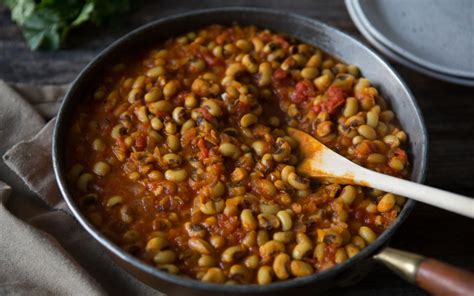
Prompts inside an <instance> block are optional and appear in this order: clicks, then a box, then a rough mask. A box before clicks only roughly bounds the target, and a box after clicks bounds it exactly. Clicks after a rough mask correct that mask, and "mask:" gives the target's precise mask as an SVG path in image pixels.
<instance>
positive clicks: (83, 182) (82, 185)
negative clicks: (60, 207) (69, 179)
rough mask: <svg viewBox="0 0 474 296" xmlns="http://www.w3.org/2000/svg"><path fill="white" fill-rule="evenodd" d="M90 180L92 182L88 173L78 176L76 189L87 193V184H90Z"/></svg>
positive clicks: (92, 177)
mask: <svg viewBox="0 0 474 296" xmlns="http://www.w3.org/2000/svg"><path fill="white" fill-rule="evenodd" d="M92 180H94V176H92V175H91V174H89V173H84V174H82V175H80V176H79V178H78V179H77V182H76V187H77V188H78V189H79V190H80V191H82V192H87V187H88V185H89V182H91V181H92Z"/></svg>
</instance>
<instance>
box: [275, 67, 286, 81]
mask: <svg viewBox="0 0 474 296" xmlns="http://www.w3.org/2000/svg"><path fill="white" fill-rule="evenodd" d="M287 76H288V73H287V72H285V71H284V70H283V69H281V68H278V69H276V70H275V72H273V75H272V79H273V81H274V82H280V81H281V80H283V79H285V78H286V77H287Z"/></svg>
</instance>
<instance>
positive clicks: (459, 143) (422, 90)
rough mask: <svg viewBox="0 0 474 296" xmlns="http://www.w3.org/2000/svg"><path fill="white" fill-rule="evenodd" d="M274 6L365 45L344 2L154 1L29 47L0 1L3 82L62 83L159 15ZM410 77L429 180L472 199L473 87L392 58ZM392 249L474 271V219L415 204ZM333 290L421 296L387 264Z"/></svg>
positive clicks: (473, 155)
mask: <svg viewBox="0 0 474 296" xmlns="http://www.w3.org/2000/svg"><path fill="white" fill-rule="evenodd" d="M230 5H249V6H260V7H272V8H275V9H281V10H285V11H290V12H294V13H298V14H302V15H307V16H309V17H312V18H315V19H318V20H321V21H323V22H326V23H328V24H330V25H332V26H334V27H337V28H339V29H341V30H343V31H345V32H348V33H350V34H351V35H353V36H355V37H357V38H359V39H360V40H362V41H363V42H365V43H366V44H367V42H366V41H365V39H364V38H363V37H362V36H361V35H360V34H359V33H358V31H357V29H356V28H355V26H354V24H353V23H352V21H351V19H350V17H349V15H348V13H347V10H346V8H345V6H344V2H343V1H342V0H337V1H315V0H305V1H298V0H285V1H238V0H234V1H183V0H173V1H154V2H147V3H145V4H144V5H143V6H142V7H141V8H140V9H139V10H137V11H135V12H134V13H133V14H132V15H130V16H129V17H127V18H125V19H124V23H123V25H122V27H121V28H120V29H119V30H110V29H91V28H88V29H83V30H81V31H80V32H75V33H77V34H72V40H71V42H70V43H71V44H70V48H68V49H65V50H61V51H58V52H31V51H29V50H28V48H27V47H26V45H25V43H24V41H23V38H22V36H21V32H20V31H19V29H18V28H17V27H16V26H15V25H14V24H13V23H12V22H11V21H10V20H9V19H10V14H9V11H8V10H6V9H5V8H4V7H2V6H1V5H0V79H3V80H6V81H8V82H27V83H35V84H59V83H67V82H70V81H72V80H73V79H74V78H75V76H76V75H77V74H78V73H79V71H80V70H81V69H82V68H83V67H84V66H85V65H86V64H87V63H88V62H89V61H90V60H91V59H92V58H93V57H94V56H95V55H96V54H97V53H99V52H100V51H101V50H102V49H103V48H104V47H106V46H107V45H109V44H110V43H111V42H113V41H114V40H115V39H117V38H118V37H119V36H121V35H123V34H124V33H126V32H128V31H130V30H132V29H134V28H136V27H138V26H140V25H142V24H145V23H147V22H149V21H152V20H155V19H157V18H159V17H162V16H165V15H170V14H173V13H177V12H183V11H188V10H191V9H199V8H206V7H216V6H230ZM392 64H393V65H394V67H395V68H396V70H397V71H398V72H399V73H400V75H401V76H402V77H403V79H404V80H405V81H406V82H407V84H408V85H409V87H410V88H411V90H412V92H413V93H414V95H415V97H416V98H417V100H418V103H419V105H420V107H421V109H422V112H423V114H424V117H425V121H426V125H427V128H428V132H429V143H430V146H429V147H430V148H429V149H430V152H429V154H430V157H429V167H428V174H427V178H426V184H428V185H432V186H436V187H439V188H442V189H445V190H449V191H453V192H457V193H460V194H464V195H468V196H473V195H474V194H473V191H474V181H473V177H474V132H473V131H474V120H473V118H474V89H473V88H467V87H463V86H458V85H453V84H449V83H446V82H442V81H438V80H435V79H432V78H429V77H426V76H424V75H421V74H418V73H416V72H414V71H412V70H410V69H408V68H405V67H403V66H401V65H398V64H396V63H392ZM391 246H392V247H395V248H400V249H404V250H407V251H412V252H417V253H420V254H423V255H425V256H430V257H434V258H437V259H439V260H444V261H446V262H449V263H451V264H453V265H457V266H460V267H464V268H466V269H470V270H474V223H473V221H472V220H470V219H468V218H463V217H460V216H457V215H454V214H451V213H448V212H445V211H442V210H438V209H436V208H433V207H429V206H426V205H422V204H417V206H416V208H415V210H414V211H413V213H412V214H411V216H410V217H409V218H408V220H407V221H406V223H405V224H404V225H403V226H402V227H401V229H400V230H399V231H398V232H397V233H396V235H395V236H394V237H393V239H392V242H391ZM330 294H331V295H425V293H424V292H423V291H422V290H420V289H419V288H417V287H415V286H412V285H411V284H409V283H407V282H405V281H403V280H402V279H400V278H399V277H398V276H396V275H394V274H393V273H392V272H390V271H389V270H387V269H386V268H385V267H383V266H380V265H376V266H375V268H374V269H373V270H372V272H371V273H370V274H369V275H368V276H367V277H366V278H365V279H364V280H362V281H361V282H360V283H358V284H357V285H354V286H352V287H349V288H346V289H344V290H343V289H338V290H334V291H332V292H331V293H330Z"/></svg>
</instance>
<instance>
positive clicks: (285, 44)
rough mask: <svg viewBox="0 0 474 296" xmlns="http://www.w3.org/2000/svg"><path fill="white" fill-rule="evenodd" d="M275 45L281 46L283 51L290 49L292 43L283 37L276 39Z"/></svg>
mask: <svg viewBox="0 0 474 296" xmlns="http://www.w3.org/2000/svg"><path fill="white" fill-rule="evenodd" d="M274 41H275V43H276V44H278V45H280V46H281V47H282V48H283V49H288V48H289V47H290V43H288V41H286V40H285V38H283V37H281V36H276V37H275V39H274Z"/></svg>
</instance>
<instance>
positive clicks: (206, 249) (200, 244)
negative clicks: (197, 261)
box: [188, 237, 212, 255]
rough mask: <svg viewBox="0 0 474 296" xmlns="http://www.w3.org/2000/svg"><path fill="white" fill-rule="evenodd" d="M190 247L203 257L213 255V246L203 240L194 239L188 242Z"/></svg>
mask: <svg viewBox="0 0 474 296" xmlns="http://www.w3.org/2000/svg"><path fill="white" fill-rule="evenodd" d="M188 246H189V248H190V249H191V250H193V251H195V252H198V253H199V254H201V255H211V254H212V246H211V245H210V244H209V243H208V242H207V241H205V240H204V239H202V238H198V237H192V238H190V239H189V240H188Z"/></svg>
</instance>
